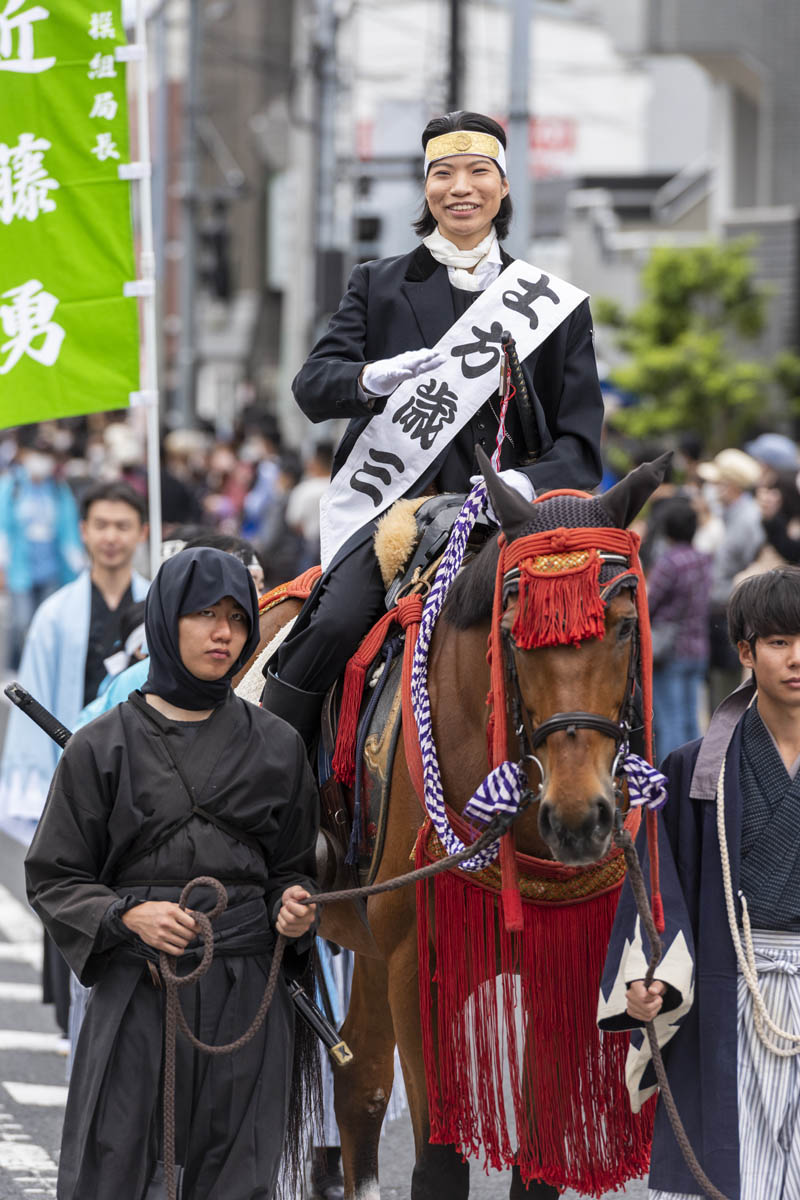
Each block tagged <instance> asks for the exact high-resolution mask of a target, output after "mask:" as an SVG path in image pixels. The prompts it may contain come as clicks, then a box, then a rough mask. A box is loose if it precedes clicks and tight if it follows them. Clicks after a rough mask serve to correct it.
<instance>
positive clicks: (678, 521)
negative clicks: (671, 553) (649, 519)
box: [659, 497, 697, 543]
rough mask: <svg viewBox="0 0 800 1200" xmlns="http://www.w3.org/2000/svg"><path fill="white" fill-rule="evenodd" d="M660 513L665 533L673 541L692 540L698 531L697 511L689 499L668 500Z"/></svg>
mask: <svg viewBox="0 0 800 1200" xmlns="http://www.w3.org/2000/svg"><path fill="white" fill-rule="evenodd" d="M659 515H660V517H661V528H662V530H663V532H664V535H665V537H668V538H669V539H670V541H671V542H687V543H688V542H691V540H692V538H693V537H694V535H695V534H696V533H697V513H696V512H695V511H694V509H693V508H692V506H691V504H690V503H689V501H688V500H683V499H681V498H680V497H676V498H675V499H674V500H668V501H667V502H666V504H665V505H664V507H663V509H662V510H661V513H660V514H659Z"/></svg>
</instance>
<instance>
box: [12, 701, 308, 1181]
mask: <svg viewBox="0 0 800 1200" xmlns="http://www.w3.org/2000/svg"><path fill="white" fill-rule="evenodd" d="M144 705H145V701H144V698H143V697H142V696H141V694H140V693H134V694H133V696H132V698H131V699H130V700H128V701H126V702H125V703H124V704H121V705H119V706H118V707H117V708H115V709H112V710H111V711H110V712H108V713H106V714H104V715H103V716H101V717H99V718H98V719H97V720H96V721H93V722H91V723H90V724H89V725H87V726H85V727H84V728H83V729H80V730H79V731H78V732H77V733H75V734H74V735H73V737H72V739H71V740H70V742H69V745H68V746H67V748H66V750H65V752H64V755H63V757H62V758H61V761H60V763H59V765H58V769H57V771H56V774H55V776H54V778H53V783H52V785H51V788H50V795H49V797H48V801H47V806H46V808H45V811H44V815H43V817H42V820H41V822H40V824H39V828H38V829H37V832H36V835H35V837H34V840H33V843H32V845H31V848H30V851H29V853H28V856H27V859H26V871H27V879H28V895H29V897H30V901H31V904H32V905H33V907H34V909H35V910H36V912H37V913H38V914H39V916H40V917H41V918H42V920H43V921H44V923H45V926H46V927H47V929H48V932H49V933H50V935H51V936H52V938H53V939H54V941H55V942H56V944H57V945H58V947H59V949H60V950H61V952H62V954H63V955H64V957H65V958H66V959H67V961H68V962H69V964H70V966H71V967H72V969H73V970H74V971H75V973H76V975H77V976H78V978H79V979H80V980H81V982H82V983H84V984H86V985H87V986H88V985H92V994H91V997H90V1000H89V1004H88V1008H87V1012H86V1019H85V1021H84V1024H83V1028H82V1030H81V1035H80V1039H79V1041H78V1046H77V1050H76V1054H75V1064H74V1068H73V1072H72V1078H71V1081H70V1090H69V1097H68V1101H67V1110H66V1117H65V1122H64V1133H63V1142H62V1151H61V1160H60V1166H59V1178H58V1193H57V1194H58V1197H59V1200H100V1198H104V1200H105V1198H108V1200H111V1198H113V1197H120V1200H122V1198H123V1197H124V1200H142V1197H144V1195H145V1193H146V1191H147V1187H148V1184H149V1181H150V1179H151V1176H152V1175H153V1172H154V1169H155V1166H156V1162H157V1160H158V1159H159V1157H160V1141H161V1137H160V1131H161V1102H160V1092H161V1057H162V1042H163V1022H162V1013H163V997H164V993H163V991H161V990H159V989H158V988H157V987H156V986H155V985H154V983H153V982H152V976H151V972H150V969H149V966H148V962H156V961H157V957H158V956H157V952H156V951H154V950H152V949H151V948H150V947H148V946H146V945H145V944H144V942H142V941H141V940H140V939H139V938H138V937H137V936H136V935H134V934H133V933H131V932H130V931H129V930H128V929H127V927H126V926H125V925H124V924H123V922H122V921H121V919H120V917H121V914H122V912H124V911H125V910H126V909H127V908H129V907H131V906H132V905H133V904H135V903H136V902H137V901H142V900H172V901H176V900H177V899H178V897H179V895H180V891H181V888H182V886H183V884H184V883H185V882H187V881H188V880H189V879H192V878H193V877H195V876H198V875H213V876H215V877H216V878H217V879H219V880H220V881H221V882H222V883H223V884H224V885H225V887H226V889H227V892H228V897H229V902H228V909H227V911H226V912H225V913H224V914H223V915H222V916H221V917H220V918H218V919H217V920H216V921H215V922H214V927H215V956H214V962H213V965H212V968H211V970H210V972H209V973H208V974H207V975H206V976H204V977H203V978H202V979H201V980H200V981H199V983H198V984H197V985H196V986H194V987H190V988H187V989H183V990H182V991H181V993H180V995H181V1000H182V1003H183V1006H184V1011H185V1013H186V1016H187V1019H188V1021H189V1024H190V1026H191V1027H192V1028H193V1029H194V1030H195V1032H196V1033H197V1034H198V1036H199V1037H200V1038H201V1039H202V1040H204V1041H206V1042H215V1043H218V1044H219V1043H224V1042H229V1041H232V1040H233V1039H235V1038H236V1037H238V1036H239V1035H240V1034H242V1033H243V1032H244V1031H245V1029H246V1028H247V1026H248V1025H249V1024H250V1022H251V1020H252V1018H253V1016H254V1014H255V1012H256V1009H257V1007H258V1004H259V1001H260V999H261V996H262V994H263V991H264V986H265V983H266V979H267V974H268V971H269V965H270V961H271V950H272V946H273V944H274V937H275V935H274V931H273V923H274V920H275V918H276V917H277V912H278V910H279V908H280V903H281V896H282V893H283V891H284V889H285V888H286V887H288V886H290V885H291V884H293V883H299V884H301V885H303V886H304V887H306V888H309V889H311V887H312V884H311V877H312V875H313V869H314V857H313V849H314V841H315V837H316V831H317V823H318V801H317V794H316V788H315V785H314V782H313V779H312V776H311V772H310V769H309V767H308V764H307V760H306V753H305V748H304V746H303V743H302V741H301V740H300V738H299V737H298V735H297V734H296V733H295V731H294V730H293V729H291V728H290V727H289V726H288V725H287V724H285V723H284V722H283V721H281V720H280V719H279V718H277V717H274V716H273V715H272V714H270V713H268V712H266V711H264V710H262V709H259V708H256V707H254V706H253V705H249V704H247V703H246V702H245V701H243V700H240V699H238V698H237V697H235V696H234V695H233V693H232V692H231V694H230V696H229V698H228V700H227V701H226V703H224V704H223V705H221V706H220V707H219V708H218V709H217V710H215V712H214V714H213V716H212V717H210V718H209V719H208V720H207V721H205V722H203V723H202V724H200V725H199V727H198V726H197V725H194V726H192V725H190V724H189V723H187V724H186V725H185V726H184V725H176V723H174V722H170V721H168V720H167V719H166V718H164V717H162V716H161V715H160V714H159V713H157V712H156V710H155V709H153V708H152V707H149V706H148V707H147V709H146V714H145V712H143V711H140V710H141V709H142V706H144ZM159 730H161V731H163V733H164V734H165V735H166V736H167V738H169V740H170V745H171V746H172V748H173V753H174V755H175V756H176V758H177V759H178V761H179V762H180V763H181V766H182V769H183V772H184V774H185V775H186V776H187V778H188V782H189V784H190V786H192V788H193V790H194V804H195V806H197V807H198V808H200V809H203V810H204V811H205V813H207V816H203V815H200V814H199V813H198V812H197V811H193V809H192V802H191V801H190V799H189V797H188V795H187V792H186V790H185V789H184V787H183V785H182V784H181V782H180V779H179V777H178V774H177V772H176V770H175V768H174V766H173V765H172V762H171V760H170V757H169V754H168V753H167V750H166V748H165V746H164V744H163V742H162V740H161V736H160V734H159ZM215 902H216V898H215V896H214V895H213V893H211V892H210V891H207V890H206V889H203V890H199V889H198V890H197V891H195V892H194V893H193V895H192V897H191V898H190V901H189V904H190V906H191V907H192V908H195V909H200V910H205V911H209V910H210V909H211V908H213V906H214V904H215ZM310 943H311V934H306V935H305V936H304V937H303V938H302V939H299V940H298V941H295V942H290V943H289V946H288V947H287V954H286V959H285V961H286V969H287V971H288V972H291V971H292V970H297V969H298V968H299V967H301V966H302V964H303V961H304V958H305V955H306V953H307V950H308V948H309V946H310ZM198 953H199V952H198V950H197V949H195V948H190V949H189V951H187V953H186V954H184V955H183V957H182V959H181V965H180V970H181V972H182V973H183V972H185V971H188V970H189V969H191V967H193V966H194V965H195V963H196V961H197V958H198ZM293 1032H294V1024H293V1010H292V1005H291V1001H290V999H289V996H288V991H287V988H286V984H285V981H284V980H281V981H280V982H279V986H278V988H277V990H276V993H275V997H274V999H273V1002H272V1007H271V1009H270V1012H269V1014H268V1017H267V1020H266V1022H265V1024H264V1026H262V1029H261V1031H260V1032H259V1034H258V1035H257V1036H256V1037H255V1038H254V1040H253V1041H252V1042H250V1043H249V1045H248V1046H247V1047H246V1048H244V1049H242V1050H240V1051H237V1052H236V1053H235V1054H232V1055H226V1056H222V1057H209V1056H206V1055H202V1054H199V1053H198V1052H196V1051H194V1050H193V1049H192V1048H191V1047H190V1046H189V1044H188V1043H187V1042H186V1041H185V1039H183V1038H182V1037H181V1035H180V1034H179V1035H178V1068H177V1100H176V1126H177V1154H176V1158H177V1160H178V1162H179V1163H181V1164H182V1165H183V1167H184V1183H183V1195H184V1196H185V1197H189V1196H191V1197H192V1200H231V1198H232V1197H234V1196H235V1197H236V1200H267V1198H268V1197H271V1196H272V1195H273V1191H274V1187H275V1182H276V1178H277V1172H278V1166H279V1161H280V1157H281V1151H282V1146H283V1138H284V1130H285V1124H286V1115H287V1111H288V1104H289V1085H290V1077H291V1062H292V1046H293Z"/></svg>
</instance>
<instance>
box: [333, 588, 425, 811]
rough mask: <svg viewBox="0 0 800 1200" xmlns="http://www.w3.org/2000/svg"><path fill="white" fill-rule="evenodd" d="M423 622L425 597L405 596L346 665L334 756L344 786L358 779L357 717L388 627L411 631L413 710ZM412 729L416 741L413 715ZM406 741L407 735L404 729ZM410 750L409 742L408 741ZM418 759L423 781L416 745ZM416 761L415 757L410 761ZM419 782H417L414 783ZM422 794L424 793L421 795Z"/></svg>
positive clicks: (406, 674)
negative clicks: (416, 648) (417, 648)
mask: <svg viewBox="0 0 800 1200" xmlns="http://www.w3.org/2000/svg"><path fill="white" fill-rule="evenodd" d="M421 619H422V597H421V596H417V595H415V596H405V597H404V598H403V599H402V600H400V601H399V602H398V604H397V606H396V607H395V608H392V609H390V610H389V612H387V613H385V614H384V615H383V616H382V617H381V619H380V620H379V621H377V622H376V623H375V624H374V625H373V627H372V629H370V631H369V633H368V634H367V636H366V637H365V638H364V640H363V641H362V643H361V645H360V646H359V647H358V650H357V651H356V653H355V654H354V655H353V657H352V658H351V659H350V661H349V663H348V664H347V669H346V670H345V673H344V684H343V686H342V705H341V708H340V710H339V727H338V729H337V731H336V753H335V754H334V756H333V763H332V764H331V765H332V769H333V773H334V775H335V776H336V778H337V779H338V780H339V782H340V783H342V784H344V786H345V787H352V786H353V784H354V783H355V779H356V741H357V739H358V716H359V713H360V712H361V701H362V699H363V696H364V684H365V682H366V677H367V669H368V668H369V667H370V666H371V664H372V663H373V662H374V661H375V659H376V658H377V657H378V655H379V654H380V651H381V647H382V646H383V643H384V642H385V641H386V637H387V634H388V632H389V628H390V627H391V626H392V625H393V624H395V623H398V624H399V625H400V626H401V628H403V629H407V630H408V637H407V638H406V657H405V661H404V663H403V687H404V694H405V691H406V689H407V690H408V704H409V711H410V702H411V693H410V680H411V675H410V671H411V655H412V654H413V652H414V643H415V642H416V640H417V633H418V632H419V623H420V621H421ZM411 727H412V728H413V730H414V740H415V741H416V726H415V725H414V719H413V715H412V716H411ZM403 736H404V738H405V737H406V733H405V730H404V734H403ZM406 746H407V747H408V742H406ZM416 758H417V760H418V761H419V764H420V765H419V778H420V780H421V774H422V770H421V760H420V759H419V744H418V743H417V752H416ZM410 761H412V762H413V756H412V759H411V760H410ZM415 782H416V781H415ZM420 795H421V793H420Z"/></svg>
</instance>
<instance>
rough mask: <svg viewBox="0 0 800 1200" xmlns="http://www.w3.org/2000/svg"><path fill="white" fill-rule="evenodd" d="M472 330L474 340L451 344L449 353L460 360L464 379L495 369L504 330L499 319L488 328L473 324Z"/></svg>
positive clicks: (476, 377) (473, 377) (478, 377)
mask: <svg viewBox="0 0 800 1200" xmlns="http://www.w3.org/2000/svg"><path fill="white" fill-rule="evenodd" d="M472 332H473V334H474V335H475V341H474V342H465V343H464V344H463V345H461V346H453V349H452V350H451V351H450V354H451V355H452V357H453V358H460V359H461V360H462V361H461V373H462V375H463V376H464V378H465V379H480V377H481V375H485V374H486V372H487V371H493V370H495V368H496V367H497V364H498V363H499V362H500V354H501V349H500V346H501V342H502V340H503V333H504V330H503V326H502V325H501V324H500V322H499V321H492V323H491V325H490V326H489V328H488V329H481V328H480V326H478V325H473V326H472ZM468 360H469V361H468Z"/></svg>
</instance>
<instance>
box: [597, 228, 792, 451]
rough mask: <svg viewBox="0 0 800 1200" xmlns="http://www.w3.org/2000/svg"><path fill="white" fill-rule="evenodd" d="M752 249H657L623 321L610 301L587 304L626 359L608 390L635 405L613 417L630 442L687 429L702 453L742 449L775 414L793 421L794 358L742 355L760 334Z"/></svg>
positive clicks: (763, 296) (761, 298)
mask: <svg viewBox="0 0 800 1200" xmlns="http://www.w3.org/2000/svg"><path fill="white" fill-rule="evenodd" d="M752 245H753V243H752V241H751V240H750V239H740V240H739V241H735V242H726V243H724V244H720V245H714V244H711V245H703V246H695V247H692V248H689V249H675V248H671V247H659V248H657V249H655V250H654V251H653V253H652V255H651V257H650V260H649V262H648V263H647V265H646V267H645V268H644V271H643V274H642V285H643V293H644V299H643V301H642V303H641V304H640V306H639V307H638V308H637V309H636V310H635V311H634V312H632V313H630V314H627V315H626V314H625V313H624V312H623V311H622V310H621V309H620V307H619V306H618V305H616V304H614V303H613V302H611V301H604V300H600V301H599V302H596V303H595V304H594V306H593V307H594V310H595V318H596V319H597V321H598V323H600V324H606V325H610V326H612V327H613V328H614V329H615V330H616V331H617V333H616V338H617V342H618V344H619V346H620V348H621V349H622V350H623V351H624V352H625V354H626V356H627V360H626V362H625V364H624V365H623V366H620V367H618V368H617V369H615V370H614V371H613V373H612V382H613V383H614V384H615V385H616V386H617V387H619V388H621V389H623V390H624V391H627V392H631V393H633V394H635V395H636V396H637V397H638V402H637V404H635V405H633V406H631V407H629V408H626V409H624V410H623V411H622V412H621V413H620V414H619V416H618V418H617V421H616V424H617V426H618V427H619V428H623V427H624V431H625V432H626V433H627V434H629V435H630V436H632V437H635V438H637V439H647V438H652V437H659V436H662V435H664V434H668V433H672V432H683V431H687V430H691V431H693V432H696V433H698V434H699V435H700V436H701V437H702V438H703V439H704V442H705V444H706V446H707V448H708V450H709V451H711V452H713V451H715V450H718V449H721V448H722V447H723V446H731V445H738V444H741V441H742V440H743V438H744V437H746V436H747V435H748V434H749V433H750V431H751V430H752V428H753V427H754V426H755V425H757V424H759V422H763V420H764V416H765V410H770V409H771V408H774V405H773V400H772V398H773V397H774V396H775V395H776V389H777V391H778V392H780V393H782V394H783V395H784V396H785V398H786V403H785V405H784V411H786V412H787V414H788V413H795V412H798V413H800V358H798V356H797V355H795V354H793V353H791V352H784V353H783V354H781V355H780V356H779V357H778V359H776V360H775V362H773V363H770V362H767V361H764V360H761V359H748V358H745V357H743V356H742V350H743V346H744V345H745V344H746V343H747V342H748V341H750V342H752V341H753V340H754V339H755V338H757V337H758V335H759V334H760V333H761V331H762V330H763V328H764V322H765V319H766V315H765V311H766V300H767V295H768V293H767V291H766V289H765V288H763V287H761V286H760V285H759V284H757V283H756V281H755V279H754V277H753V275H754V273H753V262H752V258H751V251H752Z"/></svg>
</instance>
